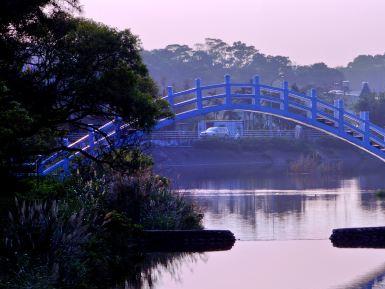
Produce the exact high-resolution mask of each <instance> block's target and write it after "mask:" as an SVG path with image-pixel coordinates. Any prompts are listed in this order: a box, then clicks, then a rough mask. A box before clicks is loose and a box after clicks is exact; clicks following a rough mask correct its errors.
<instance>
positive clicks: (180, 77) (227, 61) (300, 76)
mask: <svg viewBox="0 0 385 289" xmlns="http://www.w3.org/2000/svg"><path fill="white" fill-rule="evenodd" d="M143 59H144V61H145V63H146V65H147V66H148V68H149V71H150V73H151V75H152V76H153V77H154V79H155V80H156V81H157V82H158V83H159V85H160V86H162V87H165V86H166V85H176V86H177V88H182V89H183V88H185V86H191V85H192V80H193V79H194V78H196V77H201V78H202V79H203V80H204V81H205V82H218V81H222V80H223V76H224V75H225V74H230V75H231V76H232V77H233V78H234V79H236V80H239V81H245V80H247V79H249V78H251V77H252V76H253V75H260V76H261V78H262V81H263V82H264V83H267V84H273V83H275V82H278V81H282V80H283V79H286V80H288V81H290V82H291V83H292V84H294V83H295V84H296V85H298V86H301V87H308V86H313V87H315V88H320V89H322V90H328V89H331V88H333V87H334V86H335V84H336V83H339V84H341V83H342V80H343V79H344V78H343V75H342V73H341V72H340V71H338V70H337V69H333V68H330V67H328V66H327V65H326V64H324V63H317V64H314V65H309V66H299V65H295V64H294V63H293V62H292V61H291V60H290V59H289V58H288V57H283V56H271V55H265V54H263V53H261V52H259V51H258V50H257V49H256V48H255V47H254V46H249V45H247V44H245V43H243V42H240V41H238V42H234V43H233V44H232V45H230V44H228V43H225V42H224V41H222V40H220V39H211V38H208V39H206V40H205V43H204V44H197V45H195V47H193V48H192V47H189V46H187V45H179V44H173V45H168V46H167V47H165V48H164V49H155V50H151V51H144V52H143Z"/></svg>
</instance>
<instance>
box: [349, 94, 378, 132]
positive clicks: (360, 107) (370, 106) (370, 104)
mask: <svg viewBox="0 0 385 289" xmlns="http://www.w3.org/2000/svg"><path fill="white" fill-rule="evenodd" d="M355 108H356V110H357V111H369V113H370V120H371V121H372V122H373V123H375V124H377V125H379V126H382V127H383V126H385V93H368V94H363V95H361V97H360V99H359V101H358V102H357V104H356V107H355Z"/></svg>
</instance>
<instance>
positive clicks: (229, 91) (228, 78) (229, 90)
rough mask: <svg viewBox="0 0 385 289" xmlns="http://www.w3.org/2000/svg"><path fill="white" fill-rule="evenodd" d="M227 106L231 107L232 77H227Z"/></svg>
mask: <svg viewBox="0 0 385 289" xmlns="http://www.w3.org/2000/svg"><path fill="white" fill-rule="evenodd" d="M225 89H226V104H227V105H231V76H230V75H225Z"/></svg>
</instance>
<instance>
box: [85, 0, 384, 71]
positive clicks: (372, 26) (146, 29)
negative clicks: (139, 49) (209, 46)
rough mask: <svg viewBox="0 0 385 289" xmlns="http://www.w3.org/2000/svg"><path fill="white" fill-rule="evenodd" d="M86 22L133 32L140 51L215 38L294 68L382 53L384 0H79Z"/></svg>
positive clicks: (345, 62) (331, 63) (333, 62)
mask: <svg viewBox="0 0 385 289" xmlns="http://www.w3.org/2000/svg"><path fill="white" fill-rule="evenodd" d="M81 3H82V4H83V9H84V13H83V14H84V16H85V17H87V18H93V19H95V20H97V21H101V22H104V23H106V24H109V25H112V26H115V27H118V28H130V29H131V30H132V31H133V32H134V34H136V35H139V36H140V38H141V39H142V43H143V46H144V48H146V49H152V48H162V47H164V46H166V45H167V44H173V43H178V44H189V45H192V44H194V43H199V42H203V40H204V38H206V37H211V38H220V39H222V40H224V41H226V42H229V43H232V42H233V41H238V40H240V41H243V42H246V43H247V44H249V45H254V46H255V47H256V48H257V49H259V50H260V51H261V52H263V53H265V54H272V55H284V56H289V57H290V58H291V59H292V60H293V61H295V62H296V63H298V64H309V63H314V62H320V61H323V62H325V63H327V64H329V65H331V66H337V65H346V64H347V63H348V62H349V61H351V60H352V59H353V58H354V57H355V56H357V55H358V54H383V53H384V52H385V37H384V36H385V29H384V28H385V16H384V15H385V0H194V1H192V0H81Z"/></svg>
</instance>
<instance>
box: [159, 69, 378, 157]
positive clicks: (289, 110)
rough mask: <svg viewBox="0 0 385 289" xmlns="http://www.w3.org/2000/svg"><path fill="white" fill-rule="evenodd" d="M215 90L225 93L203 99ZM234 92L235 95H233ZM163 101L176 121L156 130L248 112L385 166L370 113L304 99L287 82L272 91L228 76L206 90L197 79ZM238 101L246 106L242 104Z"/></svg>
mask: <svg viewBox="0 0 385 289" xmlns="http://www.w3.org/2000/svg"><path fill="white" fill-rule="evenodd" d="M217 88H223V89H224V93H220V94H211V95H209V96H204V94H203V92H204V91H205V90H215V89H217ZM234 88H236V89H238V91H235V92H234V91H233V89H234ZM189 95H190V96H191V95H193V96H194V97H192V98H189V99H187V100H182V101H179V102H178V101H176V99H177V98H181V99H183V97H184V96H189ZM165 99H166V100H167V101H168V102H169V103H170V106H171V108H172V109H173V110H174V112H175V118H174V119H164V120H161V121H159V123H158V124H157V125H156V127H155V129H161V128H163V127H166V126H168V125H170V124H173V123H175V122H176V121H181V120H185V119H189V118H193V117H198V116H202V115H206V114H209V113H213V112H220V111H250V112H256V113H262V114H268V115H273V116H277V117H279V118H283V119H286V120H289V121H292V122H295V123H298V124H301V125H304V126H307V127H310V128H313V129H316V130H318V131H322V132H324V133H326V134H328V135H331V136H333V137H335V138H338V139H341V140H343V141H345V142H347V143H349V144H351V145H354V146H356V147H357V148H359V149H361V150H363V151H365V152H367V153H369V154H371V155H373V156H374V157H376V158H378V159H380V160H381V161H383V162H385V130H384V129H383V128H381V127H379V126H377V125H375V124H373V123H371V122H370V121H369V113H368V112H360V113H359V114H358V115H356V114H354V113H352V112H349V111H347V110H345V108H344V102H343V100H342V99H340V100H337V101H335V102H334V103H333V104H330V103H327V102H325V101H324V100H321V99H319V98H318V96H317V93H316V91H315V90H314V89H312V90H311V91H310V94H309V95H307V94H302V93H298V92H296V91H292V90H290V89H289V84H288V82H286V81H285V82H283V85H282V87H272V86H268V85H263V84H260V81H259V77H258V76H256V77H254V79H253V80H252V81H251V82H250V83H232V82H231V78H230V76H225V82H224V83H219V84H212V85H207V86H202V85H201V80H200V79H197V80H196V86H195V88H192V89H189V90H185V91H180V92H174V91H173V88H172V87H168V95H167V96H166V97H165ZM213 99H215V100H218V99H219V100H222V102H221V103H219V104H213V105H205V102H209V101H210V100H213ZM234 100H238V102H234ZM239 100H249V102H248V103H242V102H239ZM191 105H195V108H194V109H186V110H184V109H183V108H184V107H188V108H191ZM176 110H178V111H176Z"/></svg>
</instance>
